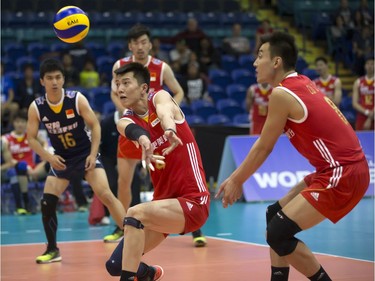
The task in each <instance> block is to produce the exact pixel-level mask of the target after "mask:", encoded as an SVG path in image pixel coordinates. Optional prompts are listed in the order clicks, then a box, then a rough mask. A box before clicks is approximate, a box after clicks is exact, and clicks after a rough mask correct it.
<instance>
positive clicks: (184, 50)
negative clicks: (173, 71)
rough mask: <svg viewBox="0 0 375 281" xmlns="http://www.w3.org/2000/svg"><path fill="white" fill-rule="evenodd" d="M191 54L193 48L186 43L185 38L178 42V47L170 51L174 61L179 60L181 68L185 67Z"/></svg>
mask: <svg viewBox="0 0 375 281" xmlns="http://www.w3.org/2000/svg"><path fill="white" fill-rule="evenodd" d="M190 54H191V50H190V49H189V47H188V46H187V45H186V42H185V40H179V41H177V43H176V48H174V49H172V50H171V51H170V52H169V57H170V58H171V62H172V63H175V62H177V63H178V64H179V65H180V67H181V69H183V68H184V67H186V65H187V64H188V62H189V58H190Z"/></svg>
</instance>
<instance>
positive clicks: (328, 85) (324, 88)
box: [314, 75, 338, 99]
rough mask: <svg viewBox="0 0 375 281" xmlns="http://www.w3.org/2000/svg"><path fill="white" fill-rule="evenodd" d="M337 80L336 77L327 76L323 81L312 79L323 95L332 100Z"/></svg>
mask: <svg viewBox="0 0 375 281" xmlns="http://www.w3.org/2000/svg"><path fill="white" fill-rule="evenodd" d="M337 79H338V78H337V77H336V76H333V75H329V76H328V78H327V80H323V79H321V78H320V77H318V78H316V79H314V83H315V85H316V86H317V87H318V89H319V90H320V91H321V92H322V93H323V94H324V95H326V96H327V97H329V98H330V99H332V98H333V94H334V93H335V82H336V80H337Z"/></svg>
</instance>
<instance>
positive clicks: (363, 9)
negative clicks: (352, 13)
mask: <svg viewBox="0 0 375 281" xmlns="http://www.w3.org/2000/svg"><path fill="white" fill-rule="evenodd" d="M357 11H359V12H360V14H361V15H362V19H363V23H364V24H365V25H371V24H373V23H374V11H371V9H370V8H369V6H368V1H367V0H361V2H360V3H359V8H358V10H357Z"/></svg>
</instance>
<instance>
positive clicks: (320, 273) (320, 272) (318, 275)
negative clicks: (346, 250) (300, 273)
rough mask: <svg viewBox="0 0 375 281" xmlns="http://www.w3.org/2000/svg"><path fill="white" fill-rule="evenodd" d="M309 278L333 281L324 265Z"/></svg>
mask: <svg viewBox="0 0 375 281" xmlns="http://www.w3.org/2000/svg"><path fill="white" fill-rule="evenodd" d="M309 279H310V280H311V281H332V279H331V278H330V277H329V276H328V274H327V272H326V271H325V270H324V268H323V267H322V266H320V268H319V270H318V272H317V273H315V274H314V275H313V276H311V277H309Z"/></svg>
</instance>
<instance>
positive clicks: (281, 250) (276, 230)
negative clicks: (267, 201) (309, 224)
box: [267, 211, 302, 257]
mask: <svg viewBox="0 0 375 281" xmlns="http://www.w3.org/2000/svg"><path fill="white" fill-rule="evenodd" d="M301 230H302V229H301V228H300V227H299V226H298V225H297V224H296V223H295V222H294V221H292V220H291V219H289V218H288V217H287V216H286V215H285V214H284V213H283V211H279V212H277V214H276V216H274V217H273V218H272V220H271V221H270V223H269V224H268V225H267V243H268V245H270V247H271V248H272V250H274V251H275V252H276V253H277V254H278V255H279V256H281V257H282V256H286V255H289V254H291V253H293V251H294V250H295V249H296V247H297V244H298V241H299V240H298V239H297V238H295V237H294V235H295V234H296V233H298V232H300V231H301Z"/></svg>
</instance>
